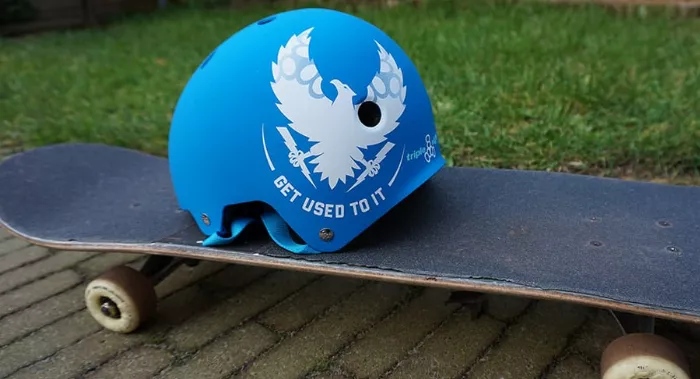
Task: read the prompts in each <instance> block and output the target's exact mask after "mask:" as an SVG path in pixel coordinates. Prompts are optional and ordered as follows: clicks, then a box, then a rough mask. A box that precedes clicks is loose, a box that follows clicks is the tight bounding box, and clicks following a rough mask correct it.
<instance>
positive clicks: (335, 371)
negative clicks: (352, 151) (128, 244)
mask: <svg viewBox="0 0 700 379" xmlns="http://www.w3.org/2000/svg"><path fill="white" fill-rule="evenodd" d="M143 258H144V257H143V256H141V255H138V254H116V253H113V254H110V253H103V254H96V253H87V252H79V251H76V252H55V251H52V250H50V249H43V248H39V247H35V246H30V245H28V244H26V243H24V242H22V241H20V240H18V239H16V238H12V237H10V235H9V234H8V233H7V232H6V231H4V230H2V229H0V378H52V379H56V378H90V379H94V378H168V379H169V378H202V379H204V378H264V379H270V378H310V379H311V378H313V379H321V378H327V379H347V378H391V379H397V378H421V379H423V378H478V379H481V378H487V379H491V378H493V379H511V378H512V379H515V378H517V379H535V378H547V379H563V378H567V379H597V378H598V377H599V373H598V363H599V361H598V360H599V356H600V354H601V353H602V351H603V349H604V348H605V346H606V344H607V343H608V342H609V341H611V340H612V339H614V338H616V337H618V336H619V335H620V333H619V331H618V330H617V329H616V326H615V323H614V321H613V320H612V318H611V317H610V316H609V314H608V313H607V312H606V311H604V310H598V309H593V308H588V307H582V306H577V305H571V304H566V303H559V302H549V301H531V300H527V299H522V298H517V297H508V296H494V295H490V296H488V302H487V303H486V306H485V307H484V309H483V310H482V312H472V310H471V309H469V308H465V307H464V306H462V305H460V304H456V303H453V302H448V301H447V300H448V299H449V296H450V293H449V292H448V291H446V290H441V289H433V288H420V287H412V286H406V285H397V284H389V283H380V282H371V281H362V280H356V279H347V278H338V277H330V276H320V275H312V274H306V273H297V272H288V271H276V270H267V269H262V268H255V267H245V266H235V265H225V264H221V263H214V262H202V263H201V264H200V265H199V266H197V267H194V268H190V267H186V266H181V267H180V268H179V269H178V270H177V271H175V272H174V273H173V274H172V275H171V276H170V277H168V278H167V279H166V280H165V281H164V282H162V283H160V284H159V285H158V287H157V288H156V290H157V293H158V296H159V298H160V300H159V310H158V315H157V318H156V319H155V320H153V321H152V322H150V323H148V324H146V325H145V326H144V327H143V328H142V329H140V330H138V331H137V332H135V333H132V334H129V335H121V334H116V333H112V332H108V331H106V330H104V329H102V328H101V327H100V326H99V325H98V324H97V323H96V322H95V321H94V320H93V319H92V318H91V317H90V316H89V314H88V313H87V311H86V310H85V306H84V303H83V290H84V286H85V284H86V282H87V281H88V280H89V279H91V278H94V277H95V276H96V275H99V274H100V273H102V272H104V271H105V270H107V269H108V268H110V267H113V266H116V265H120V264H128V265H138V264H140V263H141V262H142V261H143ZM658 329H659V332H660V334H662V335H665V336H667V337H669V338H670V339H672V340H673V341H674V342H676V343H678V344H679V345H680V347H681V348H682V349H683V350H684V352H685V353H686V354H687V355H688V357H689V359H690V360H691V362H692V363H691V364H692V365H693V375H694V377H696V378H700V364H698V362H700V332H698V329H697V328H694V327H689V326H688V325H676V324H674V323H669V322H660V323H659V326H658Z"/></svg>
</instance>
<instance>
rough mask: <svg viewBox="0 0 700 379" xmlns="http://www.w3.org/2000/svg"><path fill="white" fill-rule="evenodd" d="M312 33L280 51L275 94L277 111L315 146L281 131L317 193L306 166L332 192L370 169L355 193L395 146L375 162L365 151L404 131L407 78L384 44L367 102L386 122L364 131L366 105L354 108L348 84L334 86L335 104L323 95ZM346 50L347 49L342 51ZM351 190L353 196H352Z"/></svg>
mask: <svg viewBox="0 0 700 379" xmlns="http://www.w3.org/2000/svg"><path fill="white" fill-rule="evenodd" d="M312 30H313V28H309V29H307V30H305V31H304V32H302V33H301V34H299V35H293V36H292V37H291V38H290V39H289V40H288V41H287V44H286V45H285V46H282V47H280V49H279V52H278V55H277V62H273V63H272V75H273V79H274V81H273V82H272V83H271V85H272V90H273V92H274V93H275V95H276V96H277V99H278V101H279V103H278V104H277V107H278V108H279V110H280V111H281V112H282V114H284V116H285V117H286V118H287V119H288V120H289V121H290V123H289V126H290V127H291V128H292V129H294V130H295V131H297V132H298V133H300V134H302V135H303V136H305V137H306V138H308V140H309V142H311V143H313V145H312V146H311V148H310V149H309V151H307V152H303V151H301V150H299V149H298V147H297V145H296V142H295V141H294V139H293V138H292V135H291V134H290V132H289V130H288V129H287V128H286V127H284V126H282V127H278V128H277V130H278V131H279V132H280V134H281V135H282V137H283V138H284V140H285V144H286V146H287V148H288V149H289V151H290V153H289V159H290V160H289V161H290V163H291V164H292V165H293V166H294V167H300V169H301V170H302V172H303V173H304V175H305V176H306V178H307V179H308V180H309V182H311V184H312V185H313V186H314V187H316V184H315V183H314V181H313V179H312V178H311V175H310V172H309V169H308V168H307V166H306V162H305V160H306V159H308V158H310V157H313V158H312V159H311V160H310V161H309V163H310V164H315V165H316V166H315V167H314V169H313V172H314V173H320V174H321V181H323V180H328V185H329V186H330V188H331V189H333V188H335V187H336V185H337V184H338V181H341V182H343V183H346V178H347V177H352V178H354V177H355V171H354V170H356V169H360V166H359V165H358V163H361V164H362V165H363V166H364V167H363V168H362V173H361V174H360V176H359V177H358V178H357V179H356V180H355V183H354V185H353V186H352V187H351V188H350V189H349V190H351V189H352V188H354V187H355V186H357V185H358V184H360V182H362V181H363V180H364V179H365V178H366V177H367V176H370V177H372V176H374V175H376V174H377V172H378V171H379V168H380V165H379V164H380V162H381V161H382V160H383V159H384V157H385V156H386V153H388V151H389V150H391V148H392V147H393V146H394V144H393V143H391V142H387V143H386V144H385V145H384V146H383V147H382V149H381V150H380V152H379V153H378V154H377V156H376V157H375V158H374V159H370V160H367V159H365V156H364V153H363V152H362V150H360V149H366V148H367V147H368V146H372V145H376V144H379V143H381V142H384V141H385V140H386V135H387V134H388V133H389V132H391V131H392V130H394V129H395V128H396V127H397V126H398V125H399V123H398V119H399V117H400V116H401V114H402V113H403V111H404V109H405V108H406V106H405V104H404V100H405V98H406V87H405V86H404V84H403V73H402V72H401V69H400V68H398V67H397V65H396V61H395V60H394V58H393V57H392V56H391V54H389V53H387V51H386V50H385V49H384V47H382V46H381V45H380V44H379V43H378V42H376V41H375V43H376V44H377V47H378V54H379V58H380V66H379V70H378V71H377V73H376V75H375V77H374V78H373V80H372V82H371V84H370V85H368V86H367V98H366V100H365V101H371V102H374V103H376V104H377V105H378V106H379V108H380V110H381V119H380V121H379V123H378V124H377V125H376V126H374V127H367V126H365V125H363V123H362V122H361V121H360V118H359V116H358V109H359V107H360V105H355V104H353V101H352V98H353V96H355V92H354V91H353V90H352V89H351V88H350V87H349V86H347V85H346V84H344V83H343V82H341V81H340V80H338V79H335V78H333V79H332V80H330V83H331V84H333V85H334V86H335V88H337V90H338V96H337V97H336V99H335V100H334V101H331V100H330V99H328V98H327V97H326V96H325V95H324V94H323V92H322V91H321V82H322V81H323V80H324V79H323V78H321V76H320V74H319V72H318V70H317V68H316V65H315V63H314V62H313V60H311V59H310V58H309V44H310V42H311V37H310V33H311V31H312ZM338 48H339V49H342V46H339V47H338ZM349 190H348V191H349Z"/></svg>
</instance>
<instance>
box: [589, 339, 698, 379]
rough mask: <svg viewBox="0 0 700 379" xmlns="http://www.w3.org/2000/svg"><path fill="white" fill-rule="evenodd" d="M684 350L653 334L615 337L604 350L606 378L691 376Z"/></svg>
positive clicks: (675, 378)
mask: <svg viewBox="0 0 700 379" xmlns="http://www.w3.org/2000/svg"><path fill="white" fill-rule="evenodd" d="M689 371H690V369H689V367H688V363H687V361H686V359H685V357H684V356H683V352H681V351H680V349H678V347H677V346H676V345H675V344H673V343H672V342H671V341H669V340H667V339H666V338H663V337H661V336H657V335H654V334H645V333H633V334H628V335H625V336H623V337H620V338H618V339H616V340H614V341H613V342H612V343H610V345H608V347H607V348H606V349H605V351H604V352H603V356H602V358H601V362H600V372H601V375H602V378H603V379H690V374H689Z"/></svg>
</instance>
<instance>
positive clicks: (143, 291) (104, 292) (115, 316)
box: [85, 266, 157, 333]
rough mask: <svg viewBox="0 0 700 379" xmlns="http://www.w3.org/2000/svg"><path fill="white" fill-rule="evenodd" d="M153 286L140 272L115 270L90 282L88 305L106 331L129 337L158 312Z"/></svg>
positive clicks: (117, 268) (127, 269) (122, 267)
mask: <svg viewBox="0 0 700 379" xmlns="http://www.w3.org/2000/svg"><path fill="white" fill-rule="evenodd" d="M156 302H157V297H156V292H155V289H154V288H153V284H151V281H150V280H148V278H147V277H146V276H144V275H143V274H142V273H140V272H139V271H137V270H135V269H133V268H131V267H128V266H120V267H115V268H113V269H111V270H109V271H107V272H105V273H104V274H102V275H100V276H99V277H97V278H96V279H94V280H93V281H91V282H90V283H89V284H88V286H87V288H86V289H85V304H86V306H87V309H88V311H89V312H90V314H91V315H92V317H93V318H94V319H95V321H97V322H98V323H100V325H102V326H103V327H105V328H107V329H109V330H111V331H114V332H118V333H130V332H132V331H134V330H136V328H138V327H139V325H141V324H142V323H143V322H144V321H146V320H147V319H148V318H149V317H151V316H153V315H154V314H155V311H156Z"/></svg>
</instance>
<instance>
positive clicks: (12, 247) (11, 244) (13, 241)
mask: <svg viewBox="0 0 700 379" xmlns="http://www.w3.org/2000/svg"><path fill="white" fill-rule="evenodd" d="M28 246H30V245H29V243H27V242H25V241H24V240H21V239H19V238H10V239H4V240H0V256H3V255H7V254H9V253H12V252H15V251H17V250H19V249H23V248H25V247H28Z"/></svg>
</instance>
